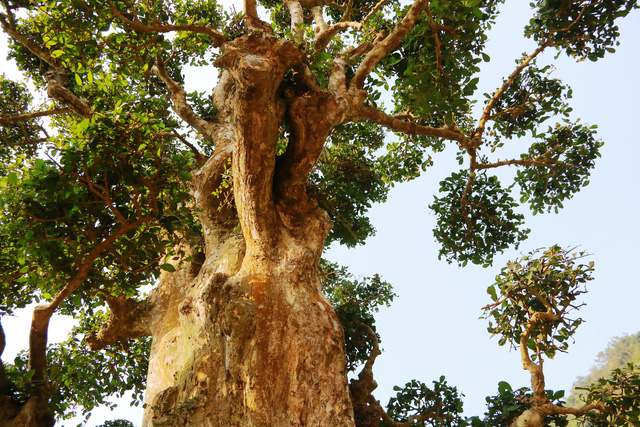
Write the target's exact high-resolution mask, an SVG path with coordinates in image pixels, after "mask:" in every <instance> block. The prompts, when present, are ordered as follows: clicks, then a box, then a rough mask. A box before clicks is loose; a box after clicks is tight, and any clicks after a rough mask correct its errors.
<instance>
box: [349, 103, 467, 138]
mask: <svg viewBox="0 0 640 427" xmlns="http://www.w3.org/2000/svg"><path fill="white" fill-rule="evenodd" d="M354 120H369V121H372V122H374V123H377V124H379V125H382V126H385V127H387V128H389V129H391V130H393V131H395V132H400V133H405V134H408V135H426V136H433V137H436V138H445V139H450V140H452V141H457V142H459V143H460V144H461V145H463V146H466V145H468V144H469V142H470V140H469V138H468V137H467V136H466V135H465V134H463V133H462V132H460V131H458V130H456V129H452V128H450V127H446V126H445V127H440V128H434V127H431V126H422V125H419V124H417V123H414V122H409V121H405V120H401V119H398V118H396V117H392V116H389V115H387V114H385V113H383V112H382V111H380V110H378V109H377V108H375V107H363V108H362V109H361V110H360V111H359V112H358V114H357V116H356V117H355V118H354Z"/></svg>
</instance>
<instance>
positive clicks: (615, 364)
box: [567, 333, 640, 406]
mask: <svg viewBox="0 0 640 427" xmlns="http://www.w3.org/2000/svg"><path fill="white" fill-rule="evenodd" d="M629 364H633V365H635V366H638V365H640V333H637V334H635V335H624V336H622V337H615V338H613V339H611V342H610V343H609V345H607V348H605V349H604V350H603V351H602V352H600V353H599V354H598V357H597V359H596V364H595V365H594V366H592V367H591V370H590V372H589V374H588V375H585V376H584V377H578V379H576V382H575V383H574V384H573V388H572V390H571V394H570V395H569V398H568V399H567V404H568V405H571V406H579V405H580V404H581V403H582V402H584V401H586V400H587V399H588V398H589V395H588V391H589V390H590V388H591V385H592V384H605V385H606V384H607V383H609V382H610V380H611V379H613V377H614V376H618V377H619V374H620V372H621V371H622V370H624V369H625V368H626V367H627V366H628V365H629ZM618 370H620V371H618Z"/></svg>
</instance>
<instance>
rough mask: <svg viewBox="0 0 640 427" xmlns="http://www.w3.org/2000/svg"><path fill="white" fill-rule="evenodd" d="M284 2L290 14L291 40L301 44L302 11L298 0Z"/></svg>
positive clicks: (302, 35)
mask: <svg viewBox="0 0 640 427" xmlns="http://www.w3.org/2000/svg"><path fill="white" fill-rule="evenodd" d="M285 4H286V6H287V8H288V9H289V14H290V15H291V33H292V34H293V41H294V42H296V43H297V44H301V43H302V42H303V41H304V13H303V12H302V5H300V2H299V1H298V0H285Z"/></svg>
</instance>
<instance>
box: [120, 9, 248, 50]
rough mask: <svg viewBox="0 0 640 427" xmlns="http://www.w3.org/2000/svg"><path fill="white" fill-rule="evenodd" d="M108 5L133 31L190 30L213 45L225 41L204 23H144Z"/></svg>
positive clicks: (167, 31)
mask: <svg viewBox="0 0 640 427" xmlns="http://www.w3.org/2000/svg"><path fill="white" fill-rule="evenodd" d="M254 4H255V3H254ZM109 7H110V8H111V13H112V14H113V16H115V17H116V18H118V19H120V20H121V21H122V22H124V23H125V24H127V25H128V26H129V27H131V29H132V30H135V31H140V32H143V33H171V32H174V31H191V32H193V33H199V34H205V35H207V36H209V37H211V38H212V39H213V43H211V45H212V46H213V47H220V46H222V44H223V43H224V42H226V41H227V37H226V36H225V35H224V34H222V33H221V32H220V31H217V30H214V29H213V28H210V27H207V26H206V25H196V24H186V25H161V24H155V25H145V24H143V23H142V22H140V21H139V20H138V19H137V18H135V19H129V18H127V17H125V16H124V15H123V14H122V13H121V12H120V11H119V10H118V9H117V8H116V6H115V5H114V4H113V2H111V1H110V2H109Z"/></svg>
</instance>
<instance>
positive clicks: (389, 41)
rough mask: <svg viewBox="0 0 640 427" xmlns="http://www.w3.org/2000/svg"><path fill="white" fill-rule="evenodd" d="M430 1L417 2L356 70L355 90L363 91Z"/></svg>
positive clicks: (353, 84)
mask: <svg viewBox="0 0 640 427" xmlns="http://www.w3.org/2000/svg"><path fill="white" fill-rule="evenodd" d="M429 1H430V0H415V1H414V3H413V5H411V8H410V9H409V11H408V12H407V14H406V15H405V16H404V18H402V21H400V23H399V24H398V25H397V26H396V28H395V29H394V30H393V31H392V32H391V34H389V35H388V36H387V37H386V38H385V39H384V40H382V41H381V42H379V43H377V44H376V45H375V46H374V47H373V49H372V50H371V51H370V52H369V53H368V54H367V56H365V58H364V59H363V61H362V63H361V64H360V66H359V67H358V69H357V70H356V73H355V75H354V76H353V79H352V80H351V83H350V86H351V87H352V88H355V89H362V87H363V86H364V81H365V79H366V78H367V76H368V75H369V74H371V72H372V71H373V69H374V68H375V67H376V65H378V62H380V60H382V58H384V57H385V56H386V55H387V54H388V53H389V52H391V51H393V50H394V49H395V48H396V47H397V46H398V45H399V44H400V42H401V41H402V39H403V38H404V36H406V35H407V33H408V32H409V30H410V29H411V28H412V27H413V26H414V25H415V23H416V21H417V20H418V18H419V17H420V14H421V13H422V12H423V11H424V10H425V9H426V7H427V5H428V4H429Z"/></svg>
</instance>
